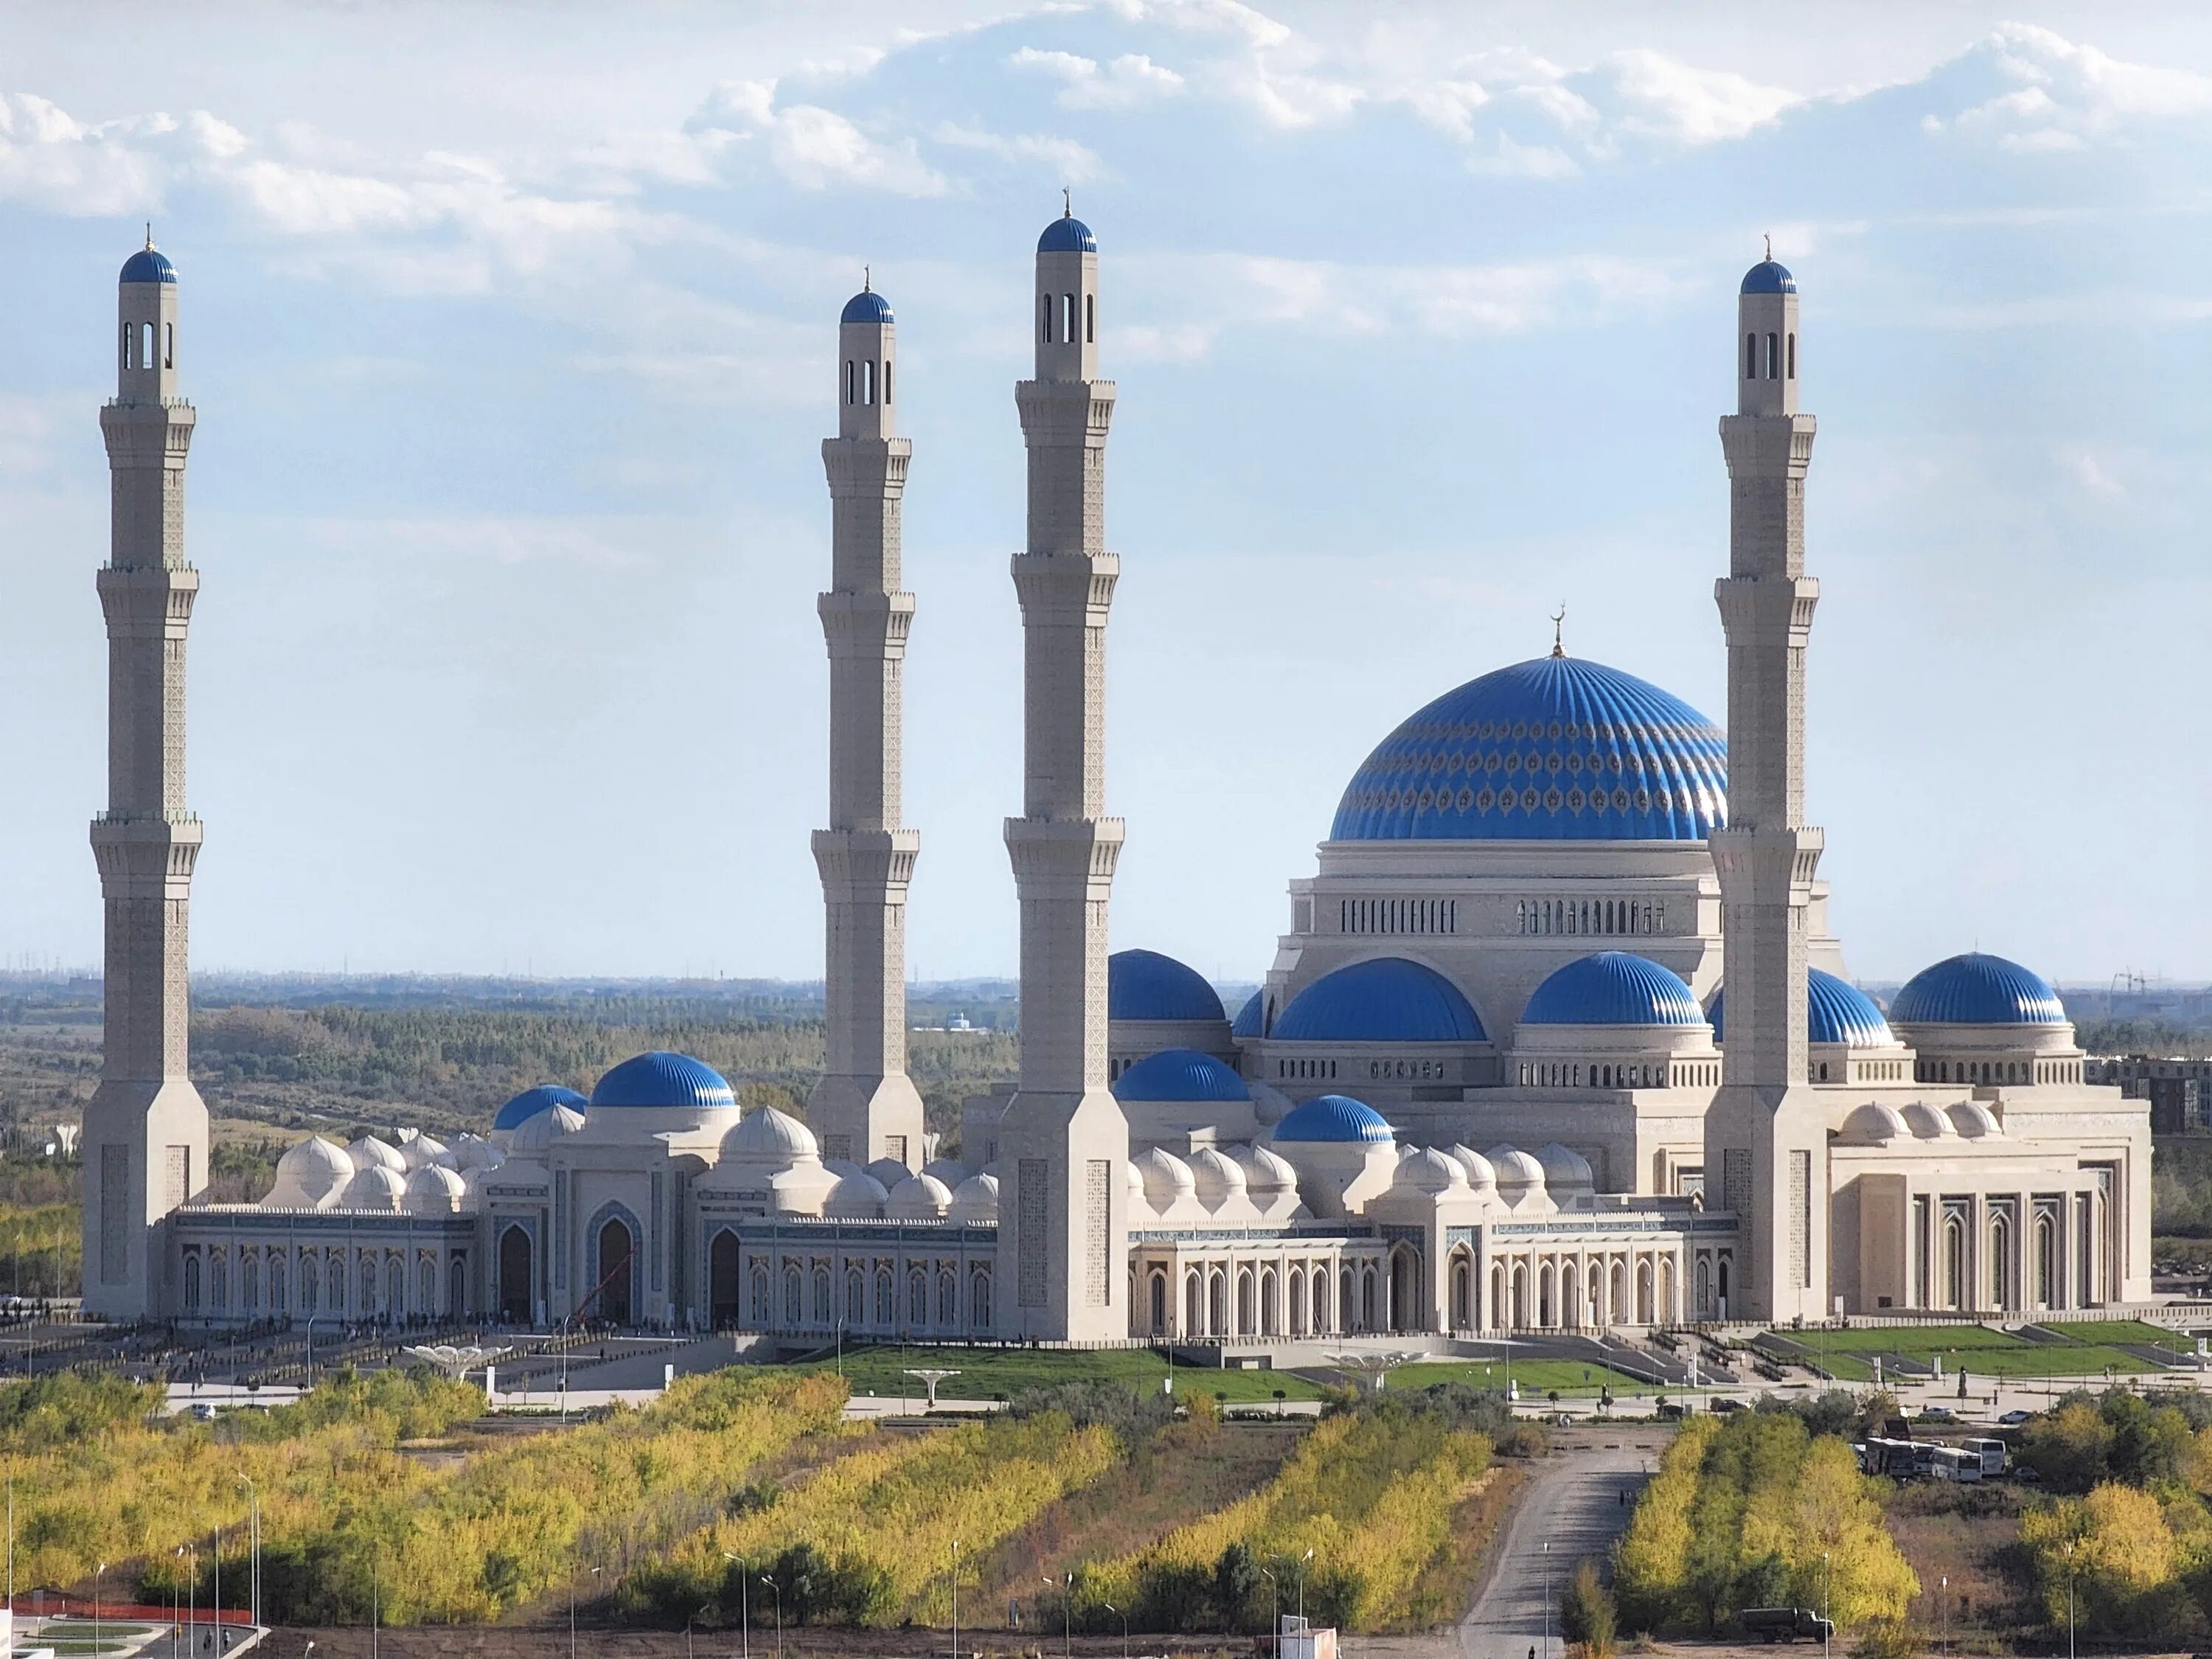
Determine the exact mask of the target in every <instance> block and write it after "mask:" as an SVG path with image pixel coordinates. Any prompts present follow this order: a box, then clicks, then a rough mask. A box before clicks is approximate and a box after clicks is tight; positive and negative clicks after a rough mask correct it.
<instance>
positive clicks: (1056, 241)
mask: <svg viewBox="0 0 2212 1659" xmlns="http://www.w3.org/2000/svg"><path fill="white" fill-rule="evenodd" d="M1037 252H1039V253H1096V252H1098V239H1097V237H1096V236H1093V235H1092V234H1091V227H1090V226H1088V225H1086V224H1085V223H1084V222H1083V221H1082V220H1080V219H1079V218H1077V217H1076V216H1074V215H1073V214H1072V213H1064V214H1062V215H1061V216H1060V217H1059V218H1057V219H1055V220H1054V221H1053V222H1051V223H1050V224H1048V225H1047V226H1046V227H1045V228H1044V234H1043V235H1042V236H1040V237H1038V238H1037Z"/></svg>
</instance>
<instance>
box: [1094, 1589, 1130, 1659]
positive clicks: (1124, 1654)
mask: <svg viewBox="0 0 2212 1659" xmlns="http://www.w3.org/2000/svg"><path fill="white" fill-rule="evenodd" d="M1100 1605H1101V1606H1103V1607H1104V1608H1105V1609H1106V1611H1107V1612H1109V1613H1112V1614H1113V1615H1114V1616H1115V1618H1116V1619H1119V1620H1121V1659H1129V1615H1128V1614H1127V1613H1124V1612H1122V1611H1121V1608H1119V1607H1115V1605H1114V1604H1113V1603H1112V1602H1111V1601H1106V1602H1102V1603H1101V1604H1100Z"/></svg>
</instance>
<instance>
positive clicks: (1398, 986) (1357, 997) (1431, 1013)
mask: <svg viewBox="0 0 2212 1659" xmlns="http://www.w3.org/2000/svg"><path fill="white" fill-rule="evenodd" d="M1269 1035H1270V1036H1273V1037H1275V1038H1277V1039H1279V1040H1280V1041H1283V1042H1489V1041H1490V1036H1489V1034H1488V1033H1487V1032H1486V1031H1485V1030H1483V1029H1482V1021H1481V1019H1480V1018H1479V1017H1477V1015H1476V1013H1475V1012H1474V1005H1473V1004H1472V1003H1470V1002H1469V1001H1468V1000H1467V998H1466V997H1465V996H1464V995H1463V994H1462V993H1461V991H1460V988H1459V987H1458V986H1456V985H1455V984H1453V983H1452V982H1451V981H1449V980H1448V979H1446V978H1445V977H1444V976H1443V975H1442V974H1440V973H1438V972H1437V970H1436V969H1433V968H1428V967H1424V966H1423V965H1422V964H1421V963H1418V962H1408V961H1407V960H1406V958H1405V957H1376V958H1375V959H1374V960H1373V961H1371V962H1355V963H1352V966H1350V967H1349V968H1340V969H1337V970H1336V971H1335V972H1334V973H1333V974H1324V975H1322V977H1321V978H1319V979H1317V980H1316V981H1314V982H1313V983H1312V984H1310V985H1309V986H1307V987H1306V988H1305V989H1304V990H1303V991H1301V992H1299V993H1298V994H1297V995H1296V996H1294V997H1292V998H1291V1000H1290V1005H1289V1006H1287V1007H1285V1009H1284V1010H1283V1012H1281V1013H1280V1014H1279V1015H1277V1016H1276V1018H1275V1029H1274V1030H1273V1031H1272V1032H1270V1033H1269Z"/></svg>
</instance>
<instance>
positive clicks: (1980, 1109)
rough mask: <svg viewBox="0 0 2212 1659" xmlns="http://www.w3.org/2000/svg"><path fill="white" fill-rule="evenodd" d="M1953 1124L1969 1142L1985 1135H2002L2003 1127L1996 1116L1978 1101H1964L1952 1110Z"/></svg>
mask: <svg viewBox="0 0 2212 1659" xmlns="http://www.w3.org/2000/svg"><path fill="white" fill-rule="evenodd" d="M1951 1122H1952V1124H1953V1126H1954V1127H1956V1128H1957V1130H1958V1131H1959V1133H1960V1134H1962V1135H1964V1136H1965V1137H1966V1139H1969V1140H1979V1139H1982V1138H1983V1137H1984V1136H1985V1135H2001V1134H2002V1133H2004V1129H2003V1127H2002V1126H2001V1125H2000V1124H1999V1123H1998V1122H1997V1119H1996V1113H1994V1112H1992V1111H1991V1110H1990V1109H1989V1108H1988V1107H1986V1106H1984V1105H1983V1104H1982V1103H1981V1102H1980V1101H1978V1100H1962V1101H1960V1103H1958V1104H1957V1105H1955V1106H1954V1107H1953V1108H1952V1109H1951Z"/></svg>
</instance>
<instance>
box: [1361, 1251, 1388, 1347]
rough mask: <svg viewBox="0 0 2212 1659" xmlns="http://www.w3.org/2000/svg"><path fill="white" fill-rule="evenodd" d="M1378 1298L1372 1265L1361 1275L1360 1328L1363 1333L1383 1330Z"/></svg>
mask: <svg viewBox="0 0 2212 1659" xmlns="http://www.w3.org/2000/svg"><path fill="white" fill-rule="evenodd" d="M1378 1296H1379V1291H1378V1289H1377V1286H1376V1279H1375V1269H1374V1267H1373V1266H1372V1265H1370V1266H1369V1267H1367V1268H1366V1270H1365V1271H1364V1272H1363V1273H1361V1274H1360V1275H1359V1328H1360V1329H1361V1330H1363V1331H1376V1330H1380V1329H1382V1328H1383V1325H1382V1310H1381V1306H1380V1304H1379V1302H1378V1299H1377V1298H1378Z"/></svg>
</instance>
